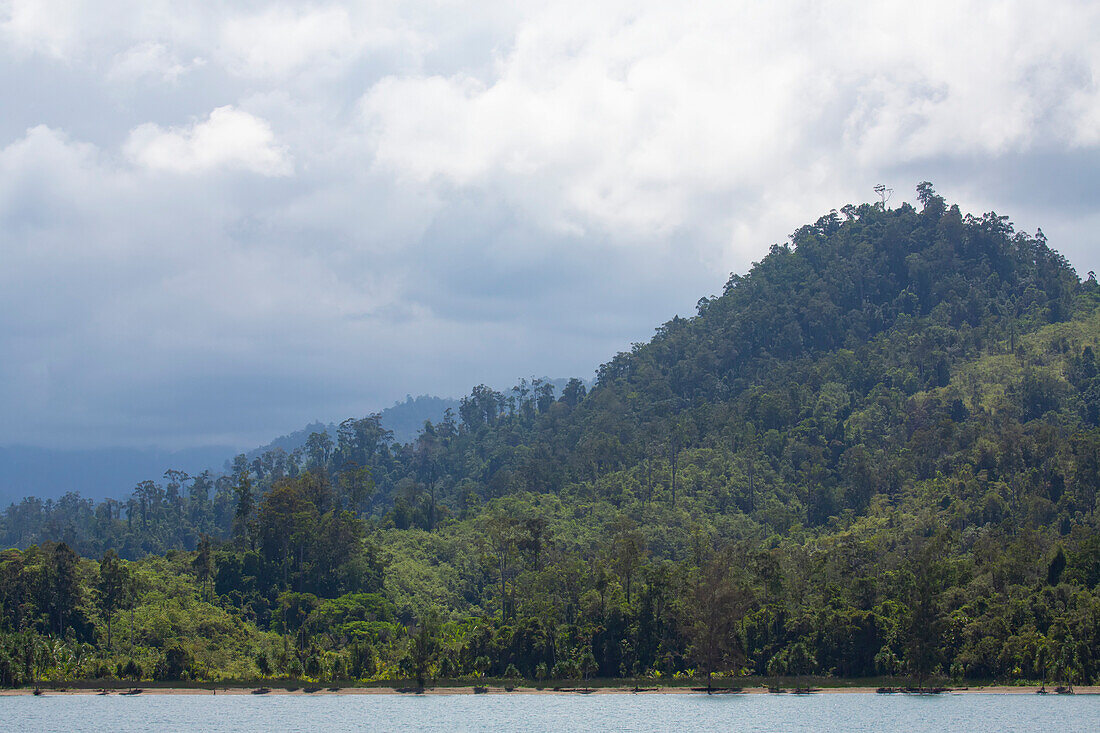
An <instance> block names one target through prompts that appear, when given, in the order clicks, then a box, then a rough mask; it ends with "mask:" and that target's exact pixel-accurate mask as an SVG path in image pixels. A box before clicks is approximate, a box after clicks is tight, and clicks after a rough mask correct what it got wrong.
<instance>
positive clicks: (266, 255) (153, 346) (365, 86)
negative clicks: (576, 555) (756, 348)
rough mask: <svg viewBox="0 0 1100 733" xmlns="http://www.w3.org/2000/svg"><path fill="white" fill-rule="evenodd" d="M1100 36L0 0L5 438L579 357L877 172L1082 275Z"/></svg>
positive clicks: (733, 5)
mask: <svg viewBox="0 0 1100 733" xmlns="http://www.w3.org/2000/svg"><path fill="white" fill-rule="evenodd" d="M1098 25H1100V6H1097V5H1096V4H1095V3H1086V2H1073V1H1070V0H1066V1H1065V2H1044V3H1041V4H1040V3H1038V2H1022V1H1021V2H1009V3H1001V4H995V5H989V4H988V3H976V2H966V1H963V2H946V1H943V0H934V1H932V2H928V3H924V4H921V5H913V4H912V3H895V2H880V3H877V4H872V5H868V4H866V3H856V2H840V3H830V4H828V5H827V6H826V5H824V4H821V3H817V2H809V1H808V0H807V1H804V2H797V3H794V4H790V3H771V4H765V3H759V2H748V1H747V0H733V1H727V2H716V1H711V0H701V1H700V2H693V3H689V4H679V5H676V4H670V3H668V2H645V1H642V2H638V1H637V0H633V1H631V2H600V3H592V2H567V3H552V4H549V5H548V4H547V3H544V2H542V3H536V2H533V1H532V2H518V3H517V2H513V1H511V0H509V1H508V2H489V0H486V2H483V3H479V4H477V5H470V4H469V3H463V2H455V1H454V0H427V1H426V2H410V3H401V4H392V3H386V2H379V1H376V0H363V1H362V2H339V1H337V0H331V1H330V0H317V1H316V2H311V3H307V4H302V3H292V2H289V0H287V1H285V2H275V3H255V2H252V0H237V1H233V0H231V1H229V2H225V3H184V4H181V3H177V2H172V1H171V0H34V1H33V2H30V1H27V0H7V1H6V2H5V0H0V97H2V98H3V99H4V100H5V105H4V114H3V115H0V258H2V260H3V263H4V267H2V268H0V353H2V354H4V357H5V358H4V359H0V405H3V408H4V414H5V415H6V416H7V417H8V418H9V419H8V420H7V423H8V426H7V427H8V432H7V433H5V432H4V431H3V430H2V429H0V442H6V441H10V440H12V439H13V436H14V437H23V436H26V435H30V434H31V432H34V431H37V432H34V434H35V435H38V436H40V437H41V439H42V440H44V441H49V440H51V436H54V438H56V436H59V435H65V436H67V437H66V438H65V439H69V437H72V436H76V437H73V440H76V439H77V438H80V437H81V436H84V437H85V440H92V439H93V438H94V439H95V440H99V441H102V442H127V441H128V442H142V441H151V440H156V441H158V442H161V441H163V442H165V443H170V444H174V445H179V444H183V443H193V442H197V441H201V440H202V439H203V437H202V436H209V435H213V434H214V433H217V435H219V436H223V437H224V436H225V435H229V434H232V435H236V436H241V435H245V434H248V435H254V436H258V437H260V438H264V437H270V434H273V433H277V432H279V431H286V430H292V429H295V428H297V427H299V426H300V424H301V423H303V422H304V421H306V420H308V419H311V418H315V417H321V418H324V419H339V418H341V417H344V416H347V415H350V414H355V413H356V412H360V413H361V412H364V411H366V410H368V409H374V408H378V407H380V406H383V405H384V404H385V403H386V402H387V401H389V400H390V399H392V398H394V397H398V396H401V395H404V394H405V392H406V391H412V392H418V391H432V392H441V393H451V394H456V393H458V392H461V391H462V390H464V389H467V388H469V386H470V385H472V384H474V383H477V382H479V381H488V382H491V383H502V382H504V381H506V380H507V379H509V378H512V377H514V376H516V375H520V374H529V373H531V372H533V371H538V372H540V373H541V372H552V373H554V374H569V373H581V374H587V373H590V371H591V369H592V368H593V367H594V366H595V365H596V364H597V363H599V362H600V361H601V360H603V359H606V358H607V357H608V356H609V355H611V354H612V353H614V351H615V350H617V349H619V348H623V347H626V346H628V344H629V343H630V342H632V341H637V340H641V339H644V338H645V337H646V336H647V335H648V334H649V333H651V329H652V327H653V325H655V324H656V323H658V322H660V321H661V320H662V319H664V318H667V317H669V316H671V314H672V313H674V312H680V313H685V312H690V310H691V306H692V305H693V304H694V302H695V301H696V300H697V299H698V297H699V296H700V295H702V294H704V293H708V292H715V291H716V290H718V289H719V288H720V287H721V284H722V282H723V281H724V279H725V277H726V275H727V273H728V272H729V271H730V270H738V271H743V270H744V269H745V268H746V267H747V265H748V263H749V262H750V261H751V260H753V259H759V257H760V256H761V255H762V253H763V252H765V251H766V248H767V246H768V245H769V244H771V243H772V242H775V241H781V240H783V239H784V237H785V236H786V234H788V233H789V232H790V231H792V230H793V229H794V228H795V227H797V226H798V225H800V224H802V223H805V222H806V221H810V220H813V219H814V218H816V217H817V216H819V215H820V214H822V213H824V212H825V211H828V210H829V209H830V208H833V207H839V206H841V205H843V204H845V203H850V202H859V201H863V200H866V199H868V198H869V197H870V196H871V195H872V193H871V187H872V186H873V185H874V184H875V183H878V182H880V181H883V182H886V183H888V184H890V185H893V186H895V187H896V188H897V189H898V192H897V193H896V194H895V202H896V201H898V200H901V199H903V198H911V190H912V186H913V184H915V183H916V182H917V181H920V180H924V179H928V180H932V181H933V182H935V183H936V184H937V186H938V188H939V189H940V190H941V192H942V193H944V194H945V195H946V196H947V197H948V198H949V199H951V200H957V201H959V202H960V203H961V204H962V205H963V206H964V208H969V209H970V210H975V211H979V212H980V211H984V210H987V209H989V208H996V209H997V210H998V211H999V212H1002V213H1008V214H1011V215H1012V216H1014V217H1015V218H1016V219H1017V221H1018V222H1020V223H1021V224H1022V225H1024V226H1027V227H1028V228H1030V229H1034V227H1035V226H1042V227H1043V229H1044V231H1046V232H1047V233H1048V234H1049V235H1050V236H1051V241H1052V243H1053V244H1054V245H1055V246H1058V247H1060V248H1062V249H1063V250H1064V251H1065V252H1066V254H1067V255H1068V256H1069V257H1070V259H1071V261H1073V262H1074V263H1075V264H1077V265H1078V266H1079V267H1080V268H1081V269H1082V270H1084V271H1087V270H1088V269H1096V268H1098V267H1100V261H1097V260H1096V257H1097V254H1096V253H1097V252H1100V250H1097V249H1096V247H1095V238H1094V235H1093V234H1092V232H1093V231H1094V230H1095V222H1094V221H1093V220H1094V219H1095V217H1094V216H1093V212H1095V211H1096V210H1097V209H1098V208H1100V206H1098V204H1100V201H1098V200H1097V198H1096V197H1097V194H1096V193H1095V192H1096V191H1098V190H1100V174H1098V173H1096V171H1100V132H1098V131H1100V90H1098V88H1097V82H1096V80H1097V79H1100V37H1098V36H1096V34H1095V32H1094V29H1095V28H1096V27H1097V26H1098ZM200 60H201V61H200ZM211 110H213V112H211ZM291 153H293V155H292V154H291ZM241 171H243V172H245V173H247V174H250V175H239V174H235V173H239V172H241ZM46 293H49V294H50V296H49V297H47V296H46V295H45V294H46ZM441 355H442V356H441ZM16 431H19V432H18V433H17V432H16ZM89 436H90V437H89ZM151 436H156V437H151Z"/></svg>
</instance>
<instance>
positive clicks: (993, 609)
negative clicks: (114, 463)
mask: <svg viewBox="0 0 1100 733" xmlns="http://www.w3.org/2000/svg"><path fill="white" fill-rule="evenodd" d="M918 193H919V195H920V198H921V203H922V209H921V210H920V211H918V210H916V209H914V208H912V207H910V206H908V205H905V206H902V207H901V208H899V209H895V210H884V209H883V208H882V207H881V206H872V205H863V206H860V207H845V208H844V209H843V210H841V212H839V213H838V212H832V213H831V214H829V215H827V216H825V217H822V218H821V219H819V220H818V221H817V222H816V223H815V224H813V225H810V226H805V227H803V228H801V229H799V230H798V231H797V232H795V234H794V235H793V236H792V241H791V243H790V244H789V245H786V246H779V245H777V246H774V247H773V248H772V250H771V252H770V253H769V254H768V255H767V257H765V258H764V259H763V260H762V261H761V262H760V263H758V264H756V265H755V266H754V267H753V268H752V270H751V272H750V273H749V274H747V275H745V276H743V277H742V276H737V275H735V276H733V277H731V278H730V280H729V282H728V283H727V284H726V287H725V290H724V292H723V294H722V295H720V296H717V297H713V298H704V299H702V300H700V301H699V307H698V315H697V316H695V317H693V318H690V319H682V318H676V319H673V320H672V321H670V322H669V323H666V324H665V325H663V326H661V327H660V328H659V329H657V334H656V335H655V337H654V338H653V339H652V340H651V341H650V342H649V343H646V344H638V345H636V346H635V347H634V349H633V350H632V351H631V352H630V353H624V354H619V355H617V356H616V357H614V358H613V359H612V360H611V361H609V362H608V363H607V364H605V365H603V366H602V367H601V368H600V371H599V379H598V382H597V384H596V386H595V387H594V388H593V389H592V390H591V392H589V393H586V390H585V388H584V386H583V385H582V384H581V383H580V382H579V381H573V382H571V383H569V384H568V385H566V386H565V388H564V389H563V390H562V393H561V394H560V395H556V394H555V390H554V389H553V386H552V385H550V384H547V383H544V382H541V381H537V380H536V381H535V382H534V383H525V382H521V383H520V384H519V385H518V386H517V387H516V388H515V389H514V390H512V392H511V393H510V394H502V393H498V392H495V391H493V390H491V389H489V388H486V387H484V386H481V387H477V388H475V389H474V390H473V392H472V393H471V394H470V395H469V396H468V397H466V398H465V399H463V400H462V402H461V405H460V407H459V414H458V415H457V416H456V415H453V414H452V413H450V412H448V413H447V415H446V416H445V418H444V419H443V420H442V421H441V422H439V423H438V424H431V423H428V424H425V426H424V428H423V430H422V431H421V433H420V436H419V437H418V438H417V440H416V441H414V442H412V443H407V444H399V443H395V442H394V441H393V440H392V437H391V436H390V435H389V434H388V433H387V431H385V430H384V429H383V428H382V427H381V425H380V422H379V419H378V416H370V417H367V418H364V419H353V420H348V421H345V422H344V423H342V424H341V425H340V427H339V429H338V431H337V434H336V436H335V439H333V437H332V436H329V435H328V434H327V433H314V434H313V435H311V436H310V438H309V440H308V442H307V444H306V448H305V449H304V450H302V451H298V452H295V453H291V454H287V453H285V452H282V451H278V450H275V451H270V452H268V453H265V454H263V455H261V456H259V457H257V458H256V459H255V460H253V461H251V462H249V461H248V460H247V459H245V458H244V457H243V456H242V457H240V458H239V459H238V461H237V463H236V465H235V466H234V470H233V472H232V473H231V474H229V475H227V476H221V477H212V476H210V475H208V474H203V475H201V476H198V477H189V476H187V475H185V474H181V473H179V472H171V471H170V472H168V473H166V474H165V477H164V482H163V483H157V482H153V481H148V482H144V483H142V484H141V485H139V486H138V487H137V488H136V489H135V490H134V492H133V495H132V497H131V498H130V500H129V501H127V502H114V501H106V502H103V503H101V504H99V505H98V506H96V505H93V504H92V503H91V502H87V501H85V500H82V499H81V498H80V497H79V496H78V495H75V494H72V495H69V496H67V497H65V498H64V499H62V500H60V501H58V502H56V503H52V502H41V501H38V500H35V499H28V500H25V501H23V502H22V503H20V504H16V505H12V506H11V507H10V508H9V509H8V510H7V511H6V512H5V514H4V515H3V517H2V519H0V546H11V547H15V548H25V549H22V550H20V549H9V550H6V551H4V552H3V553H2V554H0V606H2V609H3V613H2V615H0V684H4V685H17V684H32V683H34V682H35V681H37V680H39V679H43V678H52V679H66V680H68V679H75V678H98V677H112V678H120V679H149V678H155V679H196V680H212V679H223V680H224V679H253V678H260V677H263V678H272V679H275V678H287V679H310V680H316V681H321V680H325V681H329V680H377V679H408V680H418V681H420V682H421V683H423V682H425V681H427V680H428V679H432V678H481V677H493V678H526V679H529V680H548V679H565V678H569V679H580V678H589V677H604V678H611V677H635V676H650V677H654V678H656V677H660V678H675V677H681V678H682V677H684V676H693V677H700V678H701V677H703V676H706V677H708V678H709V677H711V676H712V675H714V674H721V675H733V676H742V675H754V676H758V677H783V676H798V675H819V676H833V677H837V678H851V677H870V676H879V675H887V676H902V675H905V676H911V677H912V678H914V679H915V680H916V681H917V682H918V683H921V682H923V681H924V680H926V679H929V678H931V677H938V678H954V679H977V680H991V679H997V680H1003V681H1035V682H1039V681H1051V682H1054V681H1058V682H1069V683H1085V682H1091V681H1095V680H1097V679H1098V678H1100V534H1098V532H1097V529H1098V523H1097V517H1098V515H1097V498H1098V491H1100V365H1098V364H1097V356H1096V353H1097V351H1098V350H1100V309H1098V307H1097V306H1098V304H1100V286H1098V285H1097V283H1096V281H1095V278H1093V277H1092V276H1091V274H1090V277H1089V278H1088V279H1087V280H1085V281H1084V282H1082V281H1080V280H1079V279H1078V278H1077V276H1076V274H1075V273H1074V272H1073V270H1072V269H1071V268H1070V267H1069V265H1068V264H1067V263H1066V262H1065V261H1064V260H1063V259H1062V258H1061V257H1060V256H1059V255H1058V254H1057V253H1055V252H1054V251H1052V250H1051V249H1049V248H1048V247H1047V246H1046V242H1045V240H1044V238H1043V237H1042V234H1041V233H1040V234H1038V235H1036V236H1035V237H1031V236H1028V235H1025V234H1022V233H1016V232H1014V231H1013V228H1012V226H1011V225H1010V224H1009V223H1008V222H1007V220H1006V219H1005V218H1004V217H999V216H996V215H995V214H987V215H985V216H983V217H973V216H963V215H962V214H961V212H960V211H959V210H958V208H957V207H954V206H950V207H949V206H947V204H946V203H945V202H944V201H943V200H942V199H941V198H940V197H939V196H937V195H936V194H935V193H934V191H933V190H932V188H931V186H929V185H927V184H922V185H921V186H920V187H919V188H918ZM70 548H71V549H70ZM77 553H79V555H80V556H83V558H85V559H81V558H80V557H78V554H77ZM115 553H117V555H116V554H115Z"/></svg>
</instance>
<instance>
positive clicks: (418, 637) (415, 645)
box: [408, 611, 439, 688]
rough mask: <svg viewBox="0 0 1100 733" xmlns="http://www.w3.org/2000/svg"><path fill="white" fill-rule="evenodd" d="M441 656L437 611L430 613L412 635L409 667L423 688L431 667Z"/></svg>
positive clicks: (421, 620) (417, 682)
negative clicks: (439, 655)
mask: <svg viewBox="0 0 1100 733" xmlns="http://www.w3.org/2000/svg"><path fill="white" fill-rule="evenodd" d="M438 654H439V617H438V614H437V613H436V612H435V611H429V612H427V613H426V614H424V616H423V617H422V618H421V619H420V624H419V626H418V627H416V629H415V630H414V633H413V634H412V644H411V645H410V647H409V654H408V666H409V667H410V669H411V671H412V673H413V675H414V677H415V678H416V684H417V686H418V687H421V688H423V687H424V686H425V685H426V683H427V680H428V673H429V671H430V670H431V665H432V663H433V662H434V661H435V659H436V657H437V656H438Z"/></svg>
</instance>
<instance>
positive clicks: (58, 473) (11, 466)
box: [0, 379, 591, 507]
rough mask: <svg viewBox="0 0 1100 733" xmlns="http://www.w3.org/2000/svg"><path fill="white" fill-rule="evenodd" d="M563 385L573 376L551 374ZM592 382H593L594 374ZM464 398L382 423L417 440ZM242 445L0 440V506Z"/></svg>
mask: <svg viewBox="0 0 1100 733" xmlns="http://www.w3.org/2000/svg"><path fill="white" fill-rule="evenodd" d="M547 381H549V382H551V383H552V384H554V385H555V387H556V388H557V389H558V390H559V391H560V390H561V388H562V387H564V386H565V384H566V382H567V381H568V380H566V379H550V380H547ZM587 383H591V382H590V380H589V382H587ZM459 405H460V400H457V399H453V398H449V397H436V396H433V395H419V396H417V397H413V396H412V395H406V397H405V399H404V400H403V401H400V402H396V403H394V404H393V405H391V406H390V407H387V408H385V409H384V410H381V411H380V412H379V414H380V415H381V419H382V425H383V426H384V427H385V428H386V429H387V430H391V431H392V432H393V439H394V440H395V441H397V442H399V443H408V442H412V441H414V440H416V436H417V435H418V434H419V432H420V430H421V429H422V428H423V427H424V422H425V421H427V420H430V421H432V422H438V421H440V420H442V419H443V415H444V413H445V412H446V411H447V410H448V409H450V410H452V411H455V412H456V413H457V411H458V408H459ZM337 429H338V426H337V424H336V423H328V424H326V423H322V422H313V423H310V424H308V425H306V426H305V427H303V428H302V429H300V430H296V431H294V432H291V433H288V434H287V435H282V436H280V437H278V438H275V439H274V440H272V441H271V442H270V443H268V444H266V445H263V446H260V447H258V448H253V449H251V450H248V451H244V455H245V456H246V457H247V459H248V460H249V461H250V462H251V461H252V460H254V459H255V458H257V457H259V456H260V455H262V454H264V453H266V452H268V451H272V450H276V449H280V450H283V451H285V452H287V453H293V452H294V451H295V450H298V449H301V448H302V447H303V446H304V445H305V444H306V439H307V438H308V437H309V435H310V433H314V432H318V433H320V432H328V434H329V435H332V436H335V435H336V431H337ZM239 452H240V451H239V450H236V449H234V447H233V446H207V447H200V448H189V449H183V450H178V451H169V450H163V449H158V448H98V449H87V450H74V449H65V448H62V447H39V446H21V445H10V446H0V507H3V506H7V505H8V504H9V503H11V502H13V501H19V500H20V499H22V498H24V497H26V496H35V497H38V498H41V499H57V498H60V497H62V496H64V495H65V494H66V493H68V492H70V491H75V492H79V493H80V495H81V496H83V497H85V498H88V499H93V500H97V501H98V500H100V499H105V498H109V497H113V498H120V497H123V496H125V495H126V494H128V493H129V492H130V491H131V490H132V489H133V487H134V486H135V485H137V484H138V483H139V482H141V481H145V480H149V479H152V480H156V481H160V480H161V477H162V476H163V475H164V472H165V471H167V470H169V469H174V470H179V471H184V472H186V473H188V474H191V475H198V474H199V473H201V472H203V471H207V470H209V471H211V472H212V473H214V474H218V473H220V472H222V471H225V470H228V469H229V466H230V464H231V462H232V459H233V457H234V456H235V455H237V454H238V453H239Z"/></svg>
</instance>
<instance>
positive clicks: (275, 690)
mask: <svg viewBox="0 0 1100 733" xmlns="http://www.w3.org/2000/svg"><path fill="white" fill-rule="evenodd" d="M796 689H798V688H794V687H788V688H784V689H783V692H782V693H776V692H771V691H770V690H769V689H768V688H766V687H746V688H742V689H740V690H737V691H732V692H731V691H730V690H729V689H728V688H727V689H723V688H722V687H720V686H717V685H716V686H715V687H714V691H715V693H716V694H740V695H774V694H788V695H801V694H813V695H834V694H842V695H846V694H875V693H876V692H877V688H875V687H813V688H809V691H808V692H807V691H806V688H801V690H800V691H796ZM41 690H42V691H41V693H40V694H42V695H121V696H124V697H128V696H135V697H136V696H142V695H254V696H257V697H259V696H263V695H393V694H406V695H412V696H415V695H476V694H497V695H500V694H504V695H634V694H643V695H702V694H706V692H705V689H704V688H700V687H679V686H664V687H643V688H634V687H591V688H583V687H558V688H555V687H543V688H537V687H514V688H507V687H501V686H494V685H490V686H487V687H478V688H475V687H473V686H453V687H452V686H441V687H428V688H425V689H423V690H417V689H414V688H408V687H294V686H290V687H250V686H245V687H240V686H230V687H204V688H200V687H135V688H134V692H130V690H129V688H126V687H121V688H94V687H80V688H77V687H58V688H50V687H42V688H41ZM1038 690H1039V687H1037V686H1017V685H986V686H971V687H952V688H947V689H944V690H942V691H941V692H939V693H937V694H950V695H957V694H996V695H1034V694H1036V693H1037V692H1038ZM1047 691H1048V693H1049V694H1051V695H1054V694H1056V693H1055V692H1054V688H1053V687H1048V688H1047ZM33 694H34V691H33V689H31V688H18V689H9V690H0V697H4V696H11V695H33ZM889 694H900V695H911V694H928V693H913V692H903V691H897V692H894V693H889ZM1073 694H1076V695H1096V694H1100V685H1089V686H1080V687H1074V688H1073Z"/></svg>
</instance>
